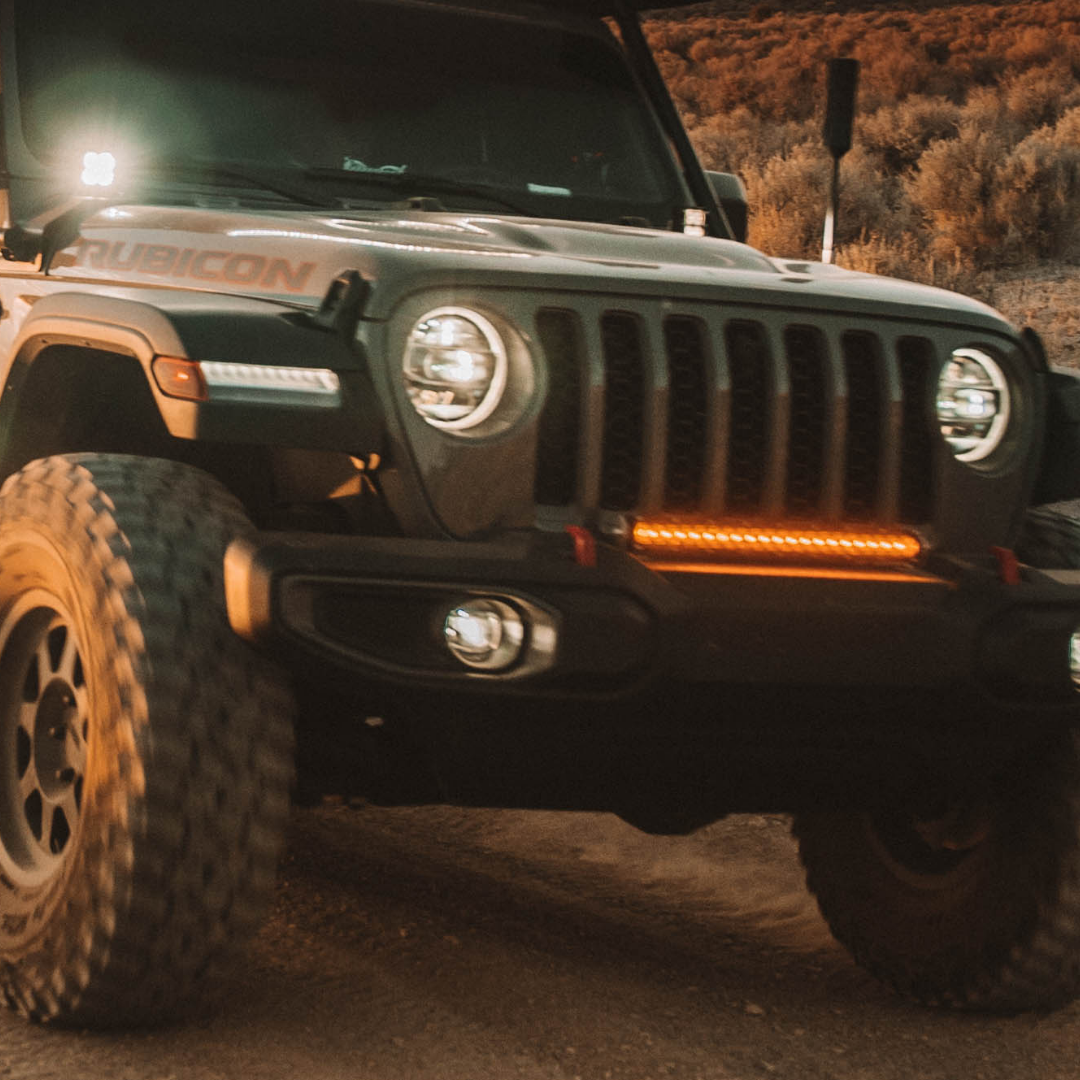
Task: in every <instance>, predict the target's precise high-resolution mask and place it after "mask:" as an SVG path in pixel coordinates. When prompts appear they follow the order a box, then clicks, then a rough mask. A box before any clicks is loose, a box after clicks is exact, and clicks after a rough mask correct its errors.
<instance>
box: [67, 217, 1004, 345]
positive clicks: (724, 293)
mask: <svg viewBox="0 0 1080 1080" xmlns="http://www.w3.org/2000/svg"><path fill="white" fill-rule="evenodd" d="M349 269H355V270H359V271H360V273H361V274H362V275H363V276H364V277H365V279H366V280H367V281H368V282H369V283H370V284H371V286H372V296H371V301H370V305H371V306H370V309H369V311H368V316H369V317H374V318H379V317H384V316H385V315H386V314H387V312H388V310H389V308H390V307H391V306H392V305H393V303H394V302H396V298H397V297H399V296H400V295H401V294H402V293H403V292H408V291H413V290H415V289H416V288H420V287H424V286H425V285H436V284H443V285H445V284H447V283H448V282H452V283H455V284H460V285H484V284H492V283H495V284H499V285H502V286H507V285H514V286H516V287H528V286H534V287H538V288H544V289H555V290H573V291H596V292H603V293H608V294H611V293H620V292H623V293H627V294H633V295H653V296H658V297H664V298H670V299H678V298H683V299H688V300H689V299H693V300H706V301H708V300H717V299H723V300H726V301H729V302H730V301H732V300H733V299H739V300H740V301H742V302H745V303H747V304H766V305H770V306H774V305H780V306H784V307H814V308H833V309H836V310H846V311H852V312H857V313H864V314H868V315H873V314H881V313H882V309H883V307H887V308H889V310H890V313H891V314H894V315H896V314H904V313H905V312H908V313H910V314H912V315H913V316H917V317H920V318H923V319H926V318H931V319H934V320H947V321H955V320H956V319H957V317H960V321H963V322H971V321H972V320H975V321H977V322H985V321H986V320H988V319H989V320H991V321H992V322H993V323H994V324H995V326H997V327H1000V326H1001V325H1002V323H1003V320H1002V319H1001V317H1000V316H998V315H997V314H996V313H995V312H994V311H993V310H992V309H991V308H989V307H987V306H986V305H984V304H981V303H979V302H977V301H974V300H970V299H968V298H966V297H962V296H959V295H957V294H955V293H949V292H946V291H944V290H942V289H935V288H930V287H927V286H922V285H915V284H913V283H911V282H903V281H897V280H895V279H891V278H882V277H876V276H874V275H869V274H859V273H853V272H851V271H845V270H842V269H840V268H837V267H834V266H824V265H822V264H819V263H807V262H793V261H785V260H779V259H770V258H768V257H766V256H765V255H762V254H761V253H759V252H757V251H755V250H753V249H752V248H749V247H747V246H746V245H743V244H738V243H736V242H734V241H730V240H719V239H714V238H711V237H694V236H684V235H682V234H680V233H674V232H665V231H660V230H654V229H641V228H635V227H630V226H619V225H605V224H597V223H588V222H572V221H554V220H550V219H530V218H516V217H504V216H501V215H500V216H496V215H485V214H451V213H428V212H421V211H371V212H357V211H350V212H348V213H342V214H340V215H315V214H311V213H310V212H304V213H301V212H253V211H242V210H236V209H232V208H229V209H196V208H189V207H147V206H112V207H108V208H107V209H105V210H103V211H102V212H101V213H99V214H97V215H96V216H95V217H93V218H90V219H89V220H87V221H86V222H85V223H84V224H83V227H82V232H81V235H80V237H79V239H78V240H77V241H76V242H75V243H74V244H72V245H71V246H70V247H68V248H67V249H65V250H64V251H62V252H60V253H58V254H57V255H56V257H55V258H54V260H53V264H52V268H51V270H50V276H51V277H53V278H54V279H70V280H79V279H81V280H84V281H86V280H90V281H94V282H105V281H107V282H108V283H109V284H111V285H114V286H124V285H129V284H130V285H137V286H142V287H145V286H147V285H158V286H161V287H165V288H173V289H176V288H179V289H185V290H190V289H195V290H199V291H211V292H230V293H240V294H244V295H248V296H255V297H261V298H265V299H277V300H283V301H287V302H290V303H292V304H299V305H302V306H309V305H310V306H315V305H317V304H318V303H319V302H320V300H321V299H322V297H323V296H324V295H325V293H326V290H327V288H328V287H329V285H330V283H331V282H332V281H333V279H334V278H335V277H336V276H337V275H338V274H340V273H342V272H343V271H344V270H349ZM898 308H899V309H904V310H901V311H898V310H897V309H898Z"/></svg>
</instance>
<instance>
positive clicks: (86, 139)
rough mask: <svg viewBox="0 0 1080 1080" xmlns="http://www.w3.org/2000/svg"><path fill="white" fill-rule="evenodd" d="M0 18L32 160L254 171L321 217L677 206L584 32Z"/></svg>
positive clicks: (85, 6) (368, 9)
mask: <svg viewBox="0 0 1080 1080" xmlns="http://www.w3.org/2000/svg"><path fill="white" fill-rule="evenodd" d="M253 11H257V12H258V15H257V17H253V14H252V12H253ZM16 12H17V15H16V17H17V23H16V30H17V34H16V40H17V48H18V61H19V76H18V77H19V96H20V103H21V111H22V123H23V134H24V138H25V140H26V143H27V145H28V147H29V148H30V150H31V152H32V153H33V154H34V155H35V156H36V157H37V158H38V159H40V160H41V161H43V162H46V163H48V164H54V165H60V164H62V163H64V162H67V161H72V160H74V157H75V156H76V155H78V157H79V158H80V159H81V157H82V155H83V154H84V153H86V152H87V151H93V152H97V153H109V154H113V155H114V156H115V158H116V160H117V163H118V167H117V175H118V177H120V176H122V175H123V174H124V170H125V169H127V170H128V171H129V172H130V173H132V174H133V175H134V174H138V173H142V174H144V175H150V174H153V175H155V176H158V177H161V176H162V175H165V176H169V170H170V164H171V165H172V166H173V170H172V175H171V179H172V180H173V182H177V183H185V182H186V183H193V182H195V177H197V176H198V168H197V167H198V166H199V165H200V164H203V163H215V162H216V163H219V164H222V163H228V164H229V165H231V166H233V167H234V171H233V174H232V176H231V179H229V178H227V176H226V174H225V173H224V172H223V171H219V172H218V173H217V174H214V173H212V172H211V171H209V170H208V171H207V173H206V175H205V176H203V177H202V182H203V183H204V184H205V183H206V182H207V178H208V177H213V178H214V179H216V180H217V182H219V183H221V184H225V183H226V182H227V181H228V183H232V184H234V185H235V183H237V182H238V181H237V178H238V177H243V176H244V175H247V176H248V177H250V176H251V175H252V173H253V171H254V172H255V174H256V175H263V176H268V175H271V174H273V175H275V176H278V177H294V178H295V179H299V180H301V181H302V182H303V183H304V184H305V185H306V187H305V190H310V189H314V190H317V191H319V192H320V193H322V192H325V194H326V198H327V200H328V204H329V205H333V203H334V200H335V199H337V200H340V199H347V200H349V201H350V202H360V203H361V204H364V205H380V204H381V205H385V204H386V203H388V202H392V201H400V200H401V199H402V198H405V197H415V196H430V197H431V199H432V200H434V201H435V202H436V204H437V205H440V206H446V207H447V208H458V207H466V208H472V207H477V206H483V207H487V208H491V209H506V208H508V207H509V208H512V210H511V212H513V210H518V211H520V212H524V213H530V214H536V215H539V216H545V217H560V218H578V219H584V220H607V221H620V220H626V219H633V218H642V219H647V221H648V222H649V223H651V224H653V225H656V226H659V227H664V226H665V225H666V224H667V223H668V222H669V221H670V219H671V217H672V214H673V211H674V210H675V209H676V208H677V207H680V206H682V205H684V204H685V195H684V193H683V190H682V186H681V181H680V178H679V176H678V173H677V171H676V169H675V165H674V162H673V159H672V157H671V154H670V152H669V151H668V148H667V145H666V143H665V141H664V139H663V137H662V136H661V134H660V132H659V131H658V129H657V126H656V124H655V122H654V120H653V118H652V115H651V113H650V112H649V111H648V109H647V107H646V105H645V104H644V102H643V100H642V97H641V95H640V93H639V92H638V90H637V88H636V86H635V84H634V82H633V79H632V77H631V76H630V74H629V72H628V70H627V68H626V66H625V64H624V62H623V59H622V57H621V55H620V54H619V52H618V51H617V49H616V48H615V47H614V46H613V44H612V43H610V42H609V41H607V40H605V39H604V38H602V37H598V36H593V35H591V34H586V33H575V32H570V31H567V30H566V29H562V28H558V27H555V26H549V25H546V24H543V23H537V22H534V21H529V22H526V21H523V20H518V19H512V18H504V17H499V16H497V15H487V14H479V13H470V12H463V11H460V10H454V9H449V8H447V9H440V8H439V7H438V6H435V5H425V6H423V7H420V6H416V7H414V6H411V5H406V4H391V3H380V2H375V3H362V2H357V0H306V2H304V3H297V2H296V0H288V2H285V0H263V2H262V3H260V4H259V5H258V6H257V8H252V7H250V6H248V5H232V4H229V3H227V2H222V0H216V2H213V3H210V2H208V0H193V2H185V3H183V4H178V3H170V4H168V5H164V4H159V3H156V2H154V0H66V2H61V0H49V3H47V4H46V3H42V2H41V0H25V2H22V3H20V4H18V5H17V8H16ZM245 168H246V174H245V173H244V172H242V171H241V170H242V169H245ZM260 171H261V172H260ZM425 178H427V181H428V184H427V186H426V185H425ZM438 180H442V181H445V182H444V183H442V184H441V185H440V184H438V183H437V181H438ZM485 193H486V194H487V196H488V198H487V200H486V201H485V199H484V197H483V196H484V195H485ZM496 195H501V196H502V198H501V200H500V199H499V198H496V197H495V196H496Z"/></svg>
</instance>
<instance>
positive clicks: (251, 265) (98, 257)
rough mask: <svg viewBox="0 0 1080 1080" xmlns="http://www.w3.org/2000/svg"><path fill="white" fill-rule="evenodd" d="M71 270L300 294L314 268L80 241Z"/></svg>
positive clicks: (227, 254) (242, 255) (200, 251)
mask: <svg viewBox="0 0 1080 1080" xmlns="http://www.w3.org/2000/svg"><path fill="white" fill-rule="evenodd" d="M75 249H76V251H77V253H78V254H77V255H76V259H75V265H76V266H84V267H87V268H89V269H92V270H116V271H128V272H129V273H136V274H151V275H154V276H156V277H170V278H190V279H194V280H196V281H227V282H230V283H231V284H234V285H256V286H259V287H260V288H264V289H284V290H285V291H287V292H303V290H304V287H305V286H306V285H307V282H308V278H310V277H311V273H312V271H313V270H314V269H315V263H313V262H303V263H293V262H290V261H289V260H288V259H281V258H273V257H267V256H265V255H255V254H251V253H249V252H242V251H219V250H216V249H210V248H181V247H175V246H173V245H172V244H133V243H130V242H128V241H124V240H119V241H115V242H113V241H108V240H80V241H79V242H78V244H76V245H75Z"/></svg>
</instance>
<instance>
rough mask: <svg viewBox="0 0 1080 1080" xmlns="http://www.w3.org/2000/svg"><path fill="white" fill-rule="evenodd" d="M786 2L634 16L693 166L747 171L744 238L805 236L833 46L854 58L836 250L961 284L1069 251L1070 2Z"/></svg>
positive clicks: (1078, 62)
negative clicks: (853, 106)
mask: <svg viewBox="0 0 1080 1080" xmlns="http://www.w3.org/2000/svg"><path fill="white" fill-rule="evenodd" d="M783 7H784V10H783V11H781V10H780V5H779V4H771V3H768V2H762V3H757V4H754V5H752V6H747V7H746V8H745V13H743V14H740V13H738V12H734V13H732V12H722V13H719V14H709V13H707V8H708V6H707V5H706V6H705V8H695V9H692V10H691V11H690V13H689V14H682V15H681V16H680V17H673V16H672V15H671V14H670V13H668V14H666V15H665V16H663V17H660V18H654V19H653V20H651V21H650V23H649V26H648V30H649V34H650V37H651V40H652V42H653V45H654V48H655V49H656V51H657V56H658V60H659V63H660V66H661V69H662V71H663V72H664V75H665V77H666V78H667V80H668V83H669V86H670V87H671V90H672V93H673V95H674V97H675V100H676V103H677V104H678V106H679V108H680V110H681V112H682V114H683V117H684V119H685V120H686V123H687V125H688V127H689V129H690V132H691V136H692V138H693V140H694V142H695V144H696V146H697V148H698V150H699V152H700V154H701V156H702V158H703V160H704V161H705V163H706V165H707V167H709V168H714V169H723V170H728V171H732V172H736V173H738V174H739V175H741V176H742V177H743V179H744V180H745V182H746V185H747V188H748V191H749V195H750V200H751V204H752V216H751V226H750V227H751V236H750V239H751V242H752V243H754V244H755V245H757V246H758V247H761V248H763V249H764V250H767V251H774V252H782V253H784V254H786V255H793V256H812V255H813V254H814V253H815V251H816V250H818V248H819V246H820V223H821V216H822V207H823V205H824V192H825V186H826V177H827V172H828V161H829V159H828V156H827V154H826V152H825V151H824V149H823V148H822V146H821V140H820V126H821V113H822V108H823V104H824V102H823V99H824V73H825V63H826V60H827V59H828V58H829V57H831V56H837V55H847V56H855V57H857V58H858V59H859V60H860V61H861V62H862V74H861V79H860V95H859V114H858V121H857V125H856V146H855V148H854V150H853V151H852V152H851V153H850V154H849V155H848V156H847V157H846V158H845V159H844V203H843V213H842V217H841V222H840V225H841V231H840V235H839V242H840V243H841V245H843V261H844V262H845V263H846V265H850V266H857V267H861V268H866V269H874V270H881V271H885V272H889V273H898V274H902V275H903V276H910V277H917V278H921V279H923V280H928V281H935V282H938V283H942V284H952V285H956V284H969V285H970V283H971V279H972V277H973V275H977V274H978V273H979V272H980V271H986V270H994V269H1000V268H1003V267H1019V266H1028V265H1031V264H1033V263H1038V262H1043V261H1046V260H1070V259H1073V258H1076V257H1078V256H1080V234H1078V231H1077V227H1076V223H1077V221H1080V213H1078V211H1080V83H1078V81H1077V75H1078V74H1080V0H1042V2H1039V0H1036V2H1028V3H1022V4H990V3H987V4H950V5H942V4H935V5H933V6H929V5H927V6H923V5H918V4H911V5H905V6H899V5H897V4H895V3H894V4H890V5H888V6H884V5H883V6H881V7H878V8H873V9H871V10H863V9H864V8H865V7H866V5H865V4H862V5H859V7H860V10H847V11H845V10H843V5H842V4H840V3H830V4H826V5H821V4H816V5H814V6H813V7H814V9H813V10H807V11H792V10H791V9H792V8H793V7H794V5H792V4H790V3H785V4H784V5H783ZM703 12H705V13H703Z"/></svg>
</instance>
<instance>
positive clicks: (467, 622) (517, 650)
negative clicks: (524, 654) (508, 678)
mask: <svg viewBox="0 0 1080 1080" xmlns="http://www.w3.org/2000/svg"><path fill="white" fill-rule="evenodd" d="M443 638H444V640H445V641H446V647H447V648H448V649H449V650H450V652H452V653H453V654H454V656H455V657H456V658H457V659H458V660H460V661H461V662H462V663H463V664H464V665H465V666H466V667H471V668H476V669H477V670H479V671H498V670H500V669H502V668H507V667H509V666H510V665H511V664H512V663H513V662H514V661H515V660H517V658H518V657H519V656H520V655H521V650H522V648H523V647H524V644H525V624H524V622H522V617H521V616H520V615H519V614H518V613H517V611H515V610H514V608H512V607H511V606H510V605H509V604H504V603H503V602H502V601H501V600H467V601H465V602H464V603H462V604H458V605H456V606H455V607H453V608H451V609H450V611H449V612H448V614H447V616H446V621H445V622H444V623H443Z"/></svg>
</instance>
